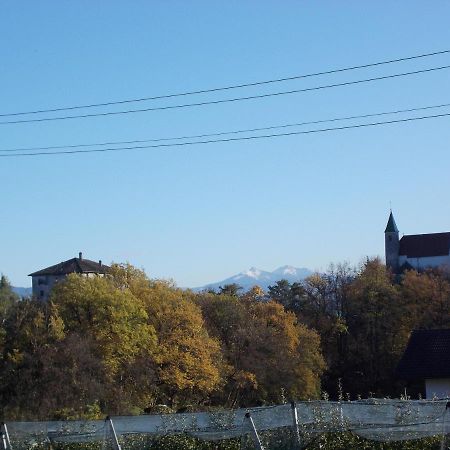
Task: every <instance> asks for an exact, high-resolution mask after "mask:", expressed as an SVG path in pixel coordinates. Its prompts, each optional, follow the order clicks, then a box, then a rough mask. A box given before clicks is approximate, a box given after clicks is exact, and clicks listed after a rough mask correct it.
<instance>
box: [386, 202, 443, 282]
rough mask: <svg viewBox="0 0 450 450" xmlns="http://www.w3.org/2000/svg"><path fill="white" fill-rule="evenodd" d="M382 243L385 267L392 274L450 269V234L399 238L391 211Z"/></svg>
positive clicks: (415, 235)
mask: <svg viewBox="0 0 450 450" xmlns="http://www.w3.org/2000/svg"><path fill="white" fill-rule="evenodd" d="M384 243H385V254H386V266H387V267H389V268H390V269H391V270H392V272H394V273H401V272H402V271H404V270H407V269H415V270H417V271H420V270H424V269H427V268H433V267H448V268H450V233H430V234H410V235H404V236H402V237H401V238H399V231H398V228H397V224H396V223H395V220H394V215H393V214H392V211H391V213H390V214H389V220H388V223H387V226H386V230H385V231H384Z"/></svg>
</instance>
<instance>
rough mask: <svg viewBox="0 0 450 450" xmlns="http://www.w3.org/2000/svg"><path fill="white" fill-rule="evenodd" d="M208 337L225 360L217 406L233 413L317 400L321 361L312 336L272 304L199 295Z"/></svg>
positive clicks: (317, 347) (291, 317) (277, 306)
mask: <svg viewBox="0 0 450 450" xmlns="http://www.w3.org/2000/svg"><path fill="white" fill-rule="evenodd" d="M198 302H199V304H200V305H201V307H202V311H203V315H204V317H205V321H206V324H207V326H208V329H209V330H210V333H211V334H212V335H213V336H215V337H217V339H219V341H220V343H221V346H222V353H223V355H224V364H223V373H224V379H225V385H224V389H223V392H222V394H221V396H220V397H219V399H218V402H219V403H225V404H226V405H227V406H230V407H235V406H237V405H255V404H258V403H259V404H264V403H273V402H277V401H282V400H283V399H284V398H285V396H287V397H289V398H312V397H315V396H317V395H318V391H319V384H320V374H321V372H322V370H323V359H322V356H321V354H320V344H319V338H318V336H317V334H316V333H314V332H313V331H311V330H309V329H308V328H307V327H305V326H303V325H299V324H298V323H297V320H296V317H295V315H294V314H293V313H289V312H286V311H285V310H284V308H283V306H281V305H279V304H277V303H275V302H260V301H255V300H252V299H251V298H243V299H242V300H241V299H238V298H236V297H234V296H230V295H219V296H211V295H206V294H203V295H200V296H199V298H198Z"/></svg>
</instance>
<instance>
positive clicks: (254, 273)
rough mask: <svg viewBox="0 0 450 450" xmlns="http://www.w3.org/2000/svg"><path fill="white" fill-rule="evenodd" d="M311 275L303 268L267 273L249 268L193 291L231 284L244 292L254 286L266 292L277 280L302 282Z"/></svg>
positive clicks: (283, 269)
mask: <svg viewBox="0 0 450 450" xmlns="http://www.w3.org/2000/svg"><path fill="white" fill-rule="evenodd" d="M311 274H312V271H311V270H309V269H307V268H305V267H302V268H297V267H293V266H282V267H279V268H278V269H275V270H274V271H273V272H267V271H265V270H260V269H257V268H256V267H251V268H250V269H248V270H245V271H244V272H240V273H238V274H237V275H233V276H232V277H229V278H226V279H225V280H222V281H218V282H215V283H209V284H207V285H205V286H202V287H199V288H195V289H194V290H195V291H201V290H204V289H218V288H219V286H224V285H226V284H233V283H236V284H238V285H239V286H241V287H242V288H243V290H244V291H246V290H248V289H250V288H252V287H253V286H255V285H256V286H259V287H261V288H262V289H264V290H266V289H267V288H268V287H269V286H270V285H273V284H274V283H276V282H277V281H279V280H282V279H285V280H288V281H289V282H290V283H293V282H294V281H300V280H303V279H305V278H306V277H308V276H309V275H311Z"/></svg>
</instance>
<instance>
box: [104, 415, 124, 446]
mask: <svg viewBox="0 0 450 450" xmlns="http://www.w3.org/2000/svg"><path fill="white" fill-rule="evenodd" d="M106 421H107V422H108V423H109V427H110V430H111V437H112V444H113V447H114V449H115V450H122V447H121V446H120V444H119V440H118V439H117V434H116V430H115V428H114V424H113V421H112V420H111V417H109V416H108V417H107V418H106Z"/></svg>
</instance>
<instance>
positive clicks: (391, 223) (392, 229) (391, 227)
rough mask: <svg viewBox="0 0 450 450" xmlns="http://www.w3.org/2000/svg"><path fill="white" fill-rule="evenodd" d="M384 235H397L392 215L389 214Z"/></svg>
mask: <svg viewBox="0 0 450 450" xmlns="http://www.w3.org/2000/svg"><path fill="white" fill-rule="evenodd" d="M384 232H385V233H398V228H397V224H396V223H395V220H394V215H393V214H392V211H391V213H390V214H389V219H388V223H387V225H386V229H385V230H384Z"/></svg>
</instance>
